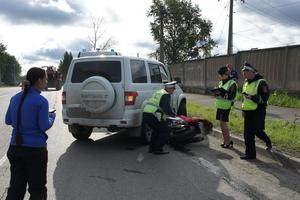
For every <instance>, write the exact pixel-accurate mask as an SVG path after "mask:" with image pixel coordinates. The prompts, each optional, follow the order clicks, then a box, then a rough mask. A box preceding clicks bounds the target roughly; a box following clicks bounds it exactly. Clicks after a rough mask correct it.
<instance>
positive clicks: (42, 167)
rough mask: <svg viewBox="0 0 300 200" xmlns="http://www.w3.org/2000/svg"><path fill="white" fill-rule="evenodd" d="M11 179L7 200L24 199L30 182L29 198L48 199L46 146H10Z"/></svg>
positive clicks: (32, 199)
mask: <svg viewBox="0 0 300 200" xmlns="http://www.w3.org/2000/svg"><path fill="white" fill-rule="evenodd" d="M7 157H8V159H9V162H10V168H11V179H10V186H9V188H8V192H7V197H6V200H23V199H24V195H25V193H26V186H27V184H28V192H29V193H30V198H29V200H46V199H47V188H46V182H47V162H48V151H47V149H46V148H31V147H21V146H10V147H9V149H8V152H7Z"/></svg>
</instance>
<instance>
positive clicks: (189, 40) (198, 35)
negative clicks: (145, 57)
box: [147, 0, 216, 63]
mask: <svg viewBox="0 0 300 200" xmlns="http://www.w3.org/2000/svg"><path fill="white" fill-rule="evenodd" d="M147 16H148V17H153V19H154V20H153V21H152V22H151V23H150V26H151V33H152V35H153V37H154V40H155V41H157V42H160V43H161V39H162V37H163V44H164V45H163V52H164V53H165V60H164V61H165V62H166V63H178V62H182V61H185V60H190V59H197V58H201V57H203V56H205V57H206V56H209V55H210V51H211V49H212V48H213V47H214V46H215V45H216V42H215V41H214V40H213V39H212V38H211V36H210V33H211V30H212V23H211V22H210V21H209V20H204V19H202V18H201V10H200V9H199V7H198V6H197V5H193V4H192V3H191V0H153V2H152V5H151V7H150V10H149V11H148V13H147ZM162 27H163V28H162ZM160 30H163V31H160ZM159 53H160V47H159V48H158V49H156V51H155V52H154V53H152V55H155V56H156V57H158V56H157V54H159Z"/></svg>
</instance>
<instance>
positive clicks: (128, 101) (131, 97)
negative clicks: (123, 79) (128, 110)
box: [124, 92, 138, 106]
mask: <svg viewBox="0 0 300 200" xmlns="http://www.w3.org/2000/svg"><path fill="white" fill-rule="evenodd" d="M137 96H138V93H137V92H124V97H125V105H126V106H131V105H134V103H135V99H136V97H137Z"/></svg>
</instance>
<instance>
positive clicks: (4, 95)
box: [0, 94, 14, 97]
mask: <svg viewBox="0 0 300 200" xmlns="http://www.w3.org/2000/svg"><path fill="white" fill-rule="evenodd" d="M13 95H14V94H3V95H0V97H6V96H13Z"/></svg>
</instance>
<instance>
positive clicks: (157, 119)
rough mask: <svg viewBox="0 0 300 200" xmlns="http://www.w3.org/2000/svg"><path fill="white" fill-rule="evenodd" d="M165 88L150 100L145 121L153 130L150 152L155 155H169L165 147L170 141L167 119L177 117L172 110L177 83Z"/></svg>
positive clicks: (144, 114) (167, 85) (173, 82)
mask: <svg viewBox="0 0 300 200" xmlns="http://www.w3.org/2000/svg"><path fill="white" fill-rule="evenodd" d="M164 86H165V88H164V89H161V90H158V91H157V92H155V93H154V94H153V95H152V97H151V98H150V99H149V100H148V102H147V104H146V106H145V108H144V112H143V119H144V121H145V123H146V124H147V125H148V126H149V127H150V128H151V129H152V130H153V131H152V135H151V141H150V146H149V152H150V153H154V154H158V155H159V154H168V153H169V152H167V151H164V150H163V147H164V145H165V144H166V143H167V142H168V139H169V128H168V125H167V123H166V120H165V119H166V117H167V116H170V117H175V113H174V112H173V109H172V108H171V94H173V92H174V90H175V88H176V81H172V82H168V83H165V84H164Z"/></svg>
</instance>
